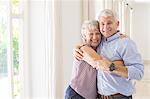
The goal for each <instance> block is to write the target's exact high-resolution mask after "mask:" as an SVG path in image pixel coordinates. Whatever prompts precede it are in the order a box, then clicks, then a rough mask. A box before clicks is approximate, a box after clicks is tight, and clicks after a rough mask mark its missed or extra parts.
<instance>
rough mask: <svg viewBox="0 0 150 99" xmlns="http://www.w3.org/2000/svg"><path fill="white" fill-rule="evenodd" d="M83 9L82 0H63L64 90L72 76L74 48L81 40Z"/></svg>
mask: <svg viewBox="0 0 150 99" xmlns="http://www.w3.org/2000/svg"><path fill="white" fill-rule="evenodd" d="M81 11H82V2H81V0H62V49H63V50H62V56H63V64H62V66H63V74H64V82H63V84H62V86H63V91H65V89H66V86H68V84H69V81H70V78H71V72H72V63H73V53H72V52H73V48H74V46H75V45H76V44H77V43H78V42H80V40H81V35H80V27H81V19H82V18H81V16H82V15H81V14H82V13H81Z"/></svg>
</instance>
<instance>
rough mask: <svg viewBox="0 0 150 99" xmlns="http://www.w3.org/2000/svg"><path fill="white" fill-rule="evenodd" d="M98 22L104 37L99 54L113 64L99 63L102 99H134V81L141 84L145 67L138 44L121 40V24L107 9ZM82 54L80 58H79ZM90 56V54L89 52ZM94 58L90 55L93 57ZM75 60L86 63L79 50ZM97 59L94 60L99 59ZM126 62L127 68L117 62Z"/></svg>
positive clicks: (98, 82) (99, 82)
mask: <svg viewBox="0 0 150 99" xmlns="http://www.w3.org/2000/svg"><path fill="white" fill-rule="evenodd" d="M98 21H99V24H100V32H101V33H102V35H103V38H102V41H101V44H100V45H99V46H98V48H97V53H99V54H101V55H102V56H104V57H105V58H103V60H106V59H108V60H109V61H103V60H101V58H99V60H98V58H97V59H96V61H95V62H98V63H99V64H98V67H97V68H98V73H97V87H98V98H99V99H132V94H133V93H134V91H135V88H134V85H133V84H132V80H141V79H142V77H143V75H144V65H143V63H142V59H141V56H140V54H139V52H138V51H137V48H136V45H135V43H134V42H133V41H132V40H131V39H129V38H121V35H120V34H121V33H120V32H119V31H118V26H119V21H118V19H117V16H116V13H115V12H113V11H112V10H109V9H105V10H103V11H101V13H100V15H99V17H98ZM79 53H80V54H79ZM89 53H90V52H89ZM90 55H91V54H89V56H90ZM75 57H76V58H78V59H82V57H83V55H82V52H81V51H79V49H78V48H76V50H75ZM95 57H97V55H96V56H91V58H94V59H95ZM116 60H123V62H124V65H117V64H115V63H114V62H113V61H116Z"/></svg>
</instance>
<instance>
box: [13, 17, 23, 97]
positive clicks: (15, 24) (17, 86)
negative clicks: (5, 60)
mask: <svg viewBox="0 0 150 99" xmlns="http://www.w3.org/2000/svg"><path fill="white" fill-rule="evenodd" d="M20 21H21V19H17V18H13V19H12V32H13V43H12V44H13V72H14V77H13V80H14V97H15V98H17V99H19V98H18V97H19V96H20V70H19V68H20V66H19V33H20V27H21V24H20Z"/></svg>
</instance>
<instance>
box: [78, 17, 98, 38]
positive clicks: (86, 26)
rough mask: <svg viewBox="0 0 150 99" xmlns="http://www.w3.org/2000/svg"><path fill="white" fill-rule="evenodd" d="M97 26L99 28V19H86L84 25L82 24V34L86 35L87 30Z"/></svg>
mask: <svg viewBox="0 0 150 99" xmlns="http://www.w3.org/2000/svg"><path fill="white" fill-rule="evenodd" d="M93 27H94V28H95V27H96V28H97V29H99V23H98V21H97V20H86V21H84V22H83V24H82V26H81V34H82V36H84V35H85V33H86V31H87V30H89V29H91V28H93Z"/></svg>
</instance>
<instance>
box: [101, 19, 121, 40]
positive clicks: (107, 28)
mask: <svg viewBox="0 0 150 99" xmlns="http://www.w3.org/2000/svg"><path fill="white" fill-rule="evenodd" d="M99 23H100V31H101V33H102V35H103V36H104V37H110V36H112V35H113V34H115V33H116V32H117V28H118V26H119V21H117V20H116V19H115V18H114V17H112V16H106V17H105V16H102V17H100V19H99Z"/></svg>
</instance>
